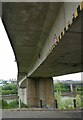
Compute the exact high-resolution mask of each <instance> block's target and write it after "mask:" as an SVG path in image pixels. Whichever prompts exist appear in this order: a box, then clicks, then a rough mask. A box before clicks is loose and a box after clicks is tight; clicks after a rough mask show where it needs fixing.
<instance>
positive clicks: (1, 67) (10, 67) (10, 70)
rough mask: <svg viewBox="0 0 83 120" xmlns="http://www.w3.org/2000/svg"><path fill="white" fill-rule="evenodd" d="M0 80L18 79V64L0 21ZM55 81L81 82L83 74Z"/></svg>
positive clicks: (61, 77) (63, 77) (56, 78)
mask: <svg viewBox="0 0 83 120" xmlns="http://www.w3.org/2000/svg"><path fill="white" fill-rule="evenodd" d="M0 79H3V80H9V79H17V64H16V62H15V57H14V54H13V50H12V47H11V45H10V42H9V40H8V37H7V34H6V32H5V29H4V27H3V24H2V21H1V19H0ZM53 79H54V80H81V73H76V74H70V75H65V76H60V77H54V78H53Z"/></svg>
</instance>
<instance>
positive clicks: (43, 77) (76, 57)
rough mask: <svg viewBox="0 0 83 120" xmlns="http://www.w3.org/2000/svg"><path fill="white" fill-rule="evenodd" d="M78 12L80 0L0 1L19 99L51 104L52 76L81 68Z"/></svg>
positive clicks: (82, 5)
mask: <svg viewBox="0 0 83 120" xmlns="http://www.w3.org/2000/svg"><path fill="white" fill-rule="evenodd" d="M10 1H11V0H10ZM82 14H83V3H82V2H69V3H68V2H45V3H44V2H39V3H38V2H2V21H3V24H4V26H5V29H6V32H7V34H8V37H9V40H10V43H11V45H12V48H13V51H14V54H15V58H16V62H17V65H18V80H17V81H18V91H19V99H21V100H22V101H23V102H24V103H25V104H27V105H28V106H31V107H32V106H40V104H41V103H42V105H43V106H47V105H50V106H54V95H53V93H54V91H53V79H52V77H54V76H59V75H65V74H68V73H76V72H82V69H81V35H82V32H83V31H82V29H81V28H82V27H81V24H82V23H81V22H82V20H81V19H82ZM4 44H5V43H4Z"/></svg>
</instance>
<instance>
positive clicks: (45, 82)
mask: <svg viewBox="0 0 83 120" xmlns="http://www.w3.org/2000/svg"><path fill="white" fill-rule="evenodd" d="M27 87H28V106H30V107H41V106H42V107H47V106H51V107H53V106H54V92H53V79H52V78H28V86H27ZM40 101H42V105H41V103H40Z"/></svg>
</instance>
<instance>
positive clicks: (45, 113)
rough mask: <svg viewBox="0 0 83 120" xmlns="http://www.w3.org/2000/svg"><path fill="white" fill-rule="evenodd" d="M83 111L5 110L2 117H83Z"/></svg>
mask: <svg viewBox="0 0 83 120" xmlns="http://www.w3.org/2000/svg"><path fill="white" fill-rule="evenodd" d="M81 113H82V111H80V110H75V111H59V110H55V111H54V110H47V111H43V110H42V111H41V110H39V111H37V110H33V111H32V110H31V111H30V110H24V111H21V110H20V111H17V110H3V111H2V118H73V120H74V118H82V116H81Z"/></svg>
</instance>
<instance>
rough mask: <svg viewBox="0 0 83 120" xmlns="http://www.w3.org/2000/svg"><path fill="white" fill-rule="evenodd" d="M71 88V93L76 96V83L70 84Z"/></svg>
mask: <svg viewBox="0 0 83 120" xmlns="http://www.w3.org/2000/svg"><path fill="white" fill-rule="evenodd" d="M70 89H71V93H72V94H73V96H74V97H75V96H76V85H73V84H71V85H70Z"/></svg>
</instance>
